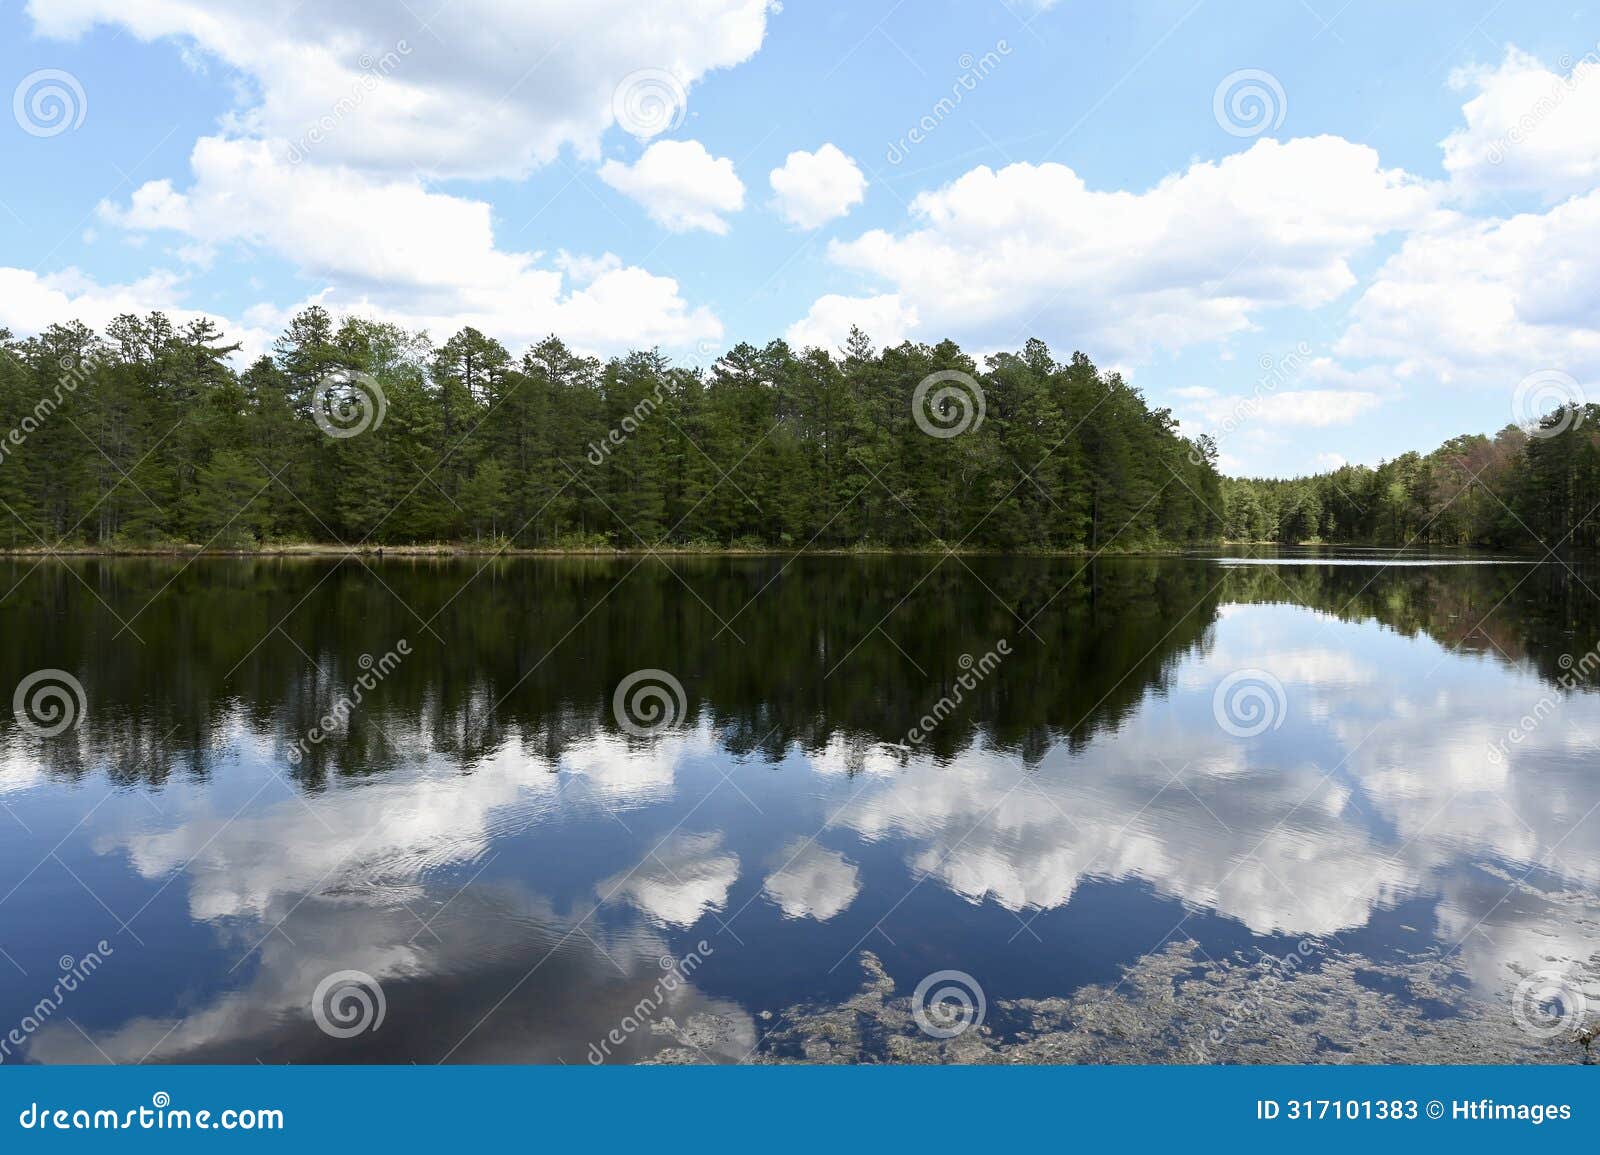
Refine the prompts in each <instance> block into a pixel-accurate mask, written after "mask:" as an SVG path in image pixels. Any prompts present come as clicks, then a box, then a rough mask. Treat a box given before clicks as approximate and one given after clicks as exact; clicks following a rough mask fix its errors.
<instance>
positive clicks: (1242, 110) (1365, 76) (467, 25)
mask: <svg viewBox="0 0 1600 1155" xmlns="http://www.w3.org/2000/svg"><path fill="white" fill-rule="evenodd" d="M641 11H642V12H645V13H648V18H644V17H641V16H640V15H639V13H640V12H641ZM1230 78H1231V79H1230ZM0 80H3V81H4V86H3V87H4V88H5V89H6V90H8V91H11V92H12V94H13V101H12V113H13V115H12V116H11V117H10V118H9V119H6V118H0V162H3V163H0V325H5V326H9V327H10V328H11V329H12V330H13V331H14V332H17V333H20V334H25V333H29V332H33V331H36V330H37V329H38V328H39V327H41V326H42V325H43V324H46V323H48V322H49V321H52V320H61V319H65V318H68V317H73V316H78V317H82V318H83V319H84V320H85V321H87V322H89V323H91V324H96V325H99V324H103V323H104V322H105V320H106V319H108V318H109V317H110V316H113V315H115V314H116V313H118V312H122V311H130V310H134V311H142V310H145V309H148V308H155V307H159V308H163V309H165V310H167V311H168V312H171V313H173V314H175V315H178V316H180V317H187V316H190V315H193V314H195V313H206V314H209V315H212V316H215V317H218V318H219V319H221V320H222V321H223V323H224V324H225V325H226V326H227V328H228V329H229V331H230V332H232V333H233V334H234V335H235V336H237V337H240V338H242V339H244V340H245V341H246V347H247V350H248V351H260V350H261V349H263V348H264V347H265V346H266V344H267V343H268V342H269V341H270V339H271V337H272V335H273V334H274V333H275V332H276V331H277V330H278V328H279V327H281V325H282V323H283V321H284V319H285V318H287V317H288V316H289V315H291V314H292V313H293V312H294V311H295V310H296V309H297V308H300V307H303V306H304V305H305V304H307V303H311V302H314V301H320V302H321V303H323V304H325V305H327V306H328V307H330V308H332V309H334V310H335V311H350V312H361V313H366V314H371V315H376V316H381V317H385V318H388V319H392V320H395V321H397V322H399V323H402V324H406V325H408V326H413V327H426V328H428V329H429V331H430V332H431V333H432V334H433V335H434V337H435V338H436V339H438V340H442V339H443V338H444V337H446V336H448V335H449V333H450V332H451V331H452V330H453V328H454V327H456V326H459V325H461V324H469V323H470V324H476V325H478V326H479V327H480V328H483V329H485V330H486V331H488V332H490V333H491V334H493V335H495V336H498V337H500V338H501V339H502V340H503V341H505V343H506V344H507V345H508V346H510V347H511V348H512V349H513V351H514V352H520V351H521V349H522V348H523V347H525V346H526V345H527V344H528V343H529V342H531V341H532V340H535V339H537V338H538V337H539V336H541V335H543V334H544V333H545V332H549V331H555V332H557V333H559V334H561V335H562V336H564V337H566V338H567V339H568V340H569V341H571V342H572V343H574V344H576V345H579V346H581V347H583V348H585V349H589V350H592V351H595V352H599V353H611V352H618V351H621V350H624V349H626V348H628V347H631V346H635V345H651V344H655V345H659V346H661V347H662V348H663V349H664V350H666V351H668V352H670V353H673V354H674V355H676V356H678V357H680V358H684V359H694V360H697V361H702V362H703V361H706V360H708V359H709V358H710V357H712V356H714V355H715V353H716V352H717V351H718V350H720V349H723V348H726V347H727V346H729V345H731V344H732V343H734V342H736V341H740V340H751V341H756V342H764V341H766V340H768V339H770V338H772V337H774V336H788V337H789V338H790V339H791V340H793V341H795V342H797V343H801V344H804V343H817V344H822V345H824V346H828V347H832V346H836V345H837V343H838V342H839V340H840V339H842V335H843V330H844V327H846V326H847V325H848V324H849V323H850V321H851V320H852V319H853V320H856V321H857V322H858V323H860V324H861V325H862V326H863V328H865V329H867V331H868V332H869V333H870V334H871V335H872V336H873V337H874V338H876V339H877V340H878V341H879V342H885V341H898V340H900V339H902V338H907V337H909V338H911V339H913V340H923V341H928V342H930V343H931V342H935V341H938V340H940V339H941V338H944V337H946V336H950V337H954V338H956V339H957V340H959V341H960V342H961V343H962V345H963V346H964V347H966V348H968V349H969V350H971V351H973V352H974V353H978V354H982V353H986V352H992V351H995V350H999V349H1004V348H1015V347H1016V346H1017V345H1018V344H1020V342H1021V340H1022V339H1024V338H1026V337H1028V336H1037V337H1040V338H1042V339H1044V340H1045V341H1046V342H1048V343H1049V344H1050V346H1051V347H1052V349H1054V350H1055V352H1056V353H1057V355H1058V356H1060V357H1063V358H1065V357H1066V356H1067V355H1068V354H1070V353H1071V352H1072V351H1073V350H1074V349H1081V350H1083V351H1084V352H1086V353H1088V354H1089V355H1090V356H1091V357H1092V358H1093V359H1094V360H1095V361H1096V362H1097V363H1100V364H1101V365H1103V366H1106V367H1116V368H1118V369H1120V370H1121V371H1123V372H1124V373H1125V374H1127V375H1128V376H1129V377H1130V378H1131V379H1132V380H1133V381H1134V382H1135V383H1137V384H1138V385H1139V386H1140V387H1141V388H1143V389H1144V390H1145V392H1146V394H1147V395H1148V396H1149V397H1150V398H1151V400H1152V401H1154V402H1155V403H1156V404H1160V405H1167V406H1171V407H1172V408H1173V409H1174V411H1175V412H1176V413H1177V414H1178V416H1179V417H1180V418H1181V419H1182V421H1183V425H1184V428H1185V430H1186V431H1188V432H1192V433H1197V432H1203V431H1206V432H1211V433H1213V435H1215V436H1217V437H1218V438H1219V440H1220V441H1221V443H1222V448H1223V453H1224V464H1225V465H1226V466H1227V467H1229V468H1230V469H1232V470H1236V471H1249V472H1261V473H1273V474H1292V473H1296V472H1302V471H1308V470H1311V469H1316V468H1321V467H1325V466H1327V465H1329V464H1335V463H1337V462H1339V461H1342V460H1350V461H1360V462H1368V463H1375V462H1376V461H1377V460H1379V459H1380V458H1382V457H1385V456H1392V455H1394V454H1396V453H1399V452H1401V451H1403V450H1405V449H1408V448H1421V449H1428V448H1431V447H1433V446H1434V445H1435V444H1437V443H1438V442H1439V441H1441V440H1443V439H1444V438H1446V437H1449V436H1452V435H1454V434H1456V433H1461V432H1488V431H1493V430H1495V429H1498V428H1500V427H1503V426H1504V425H1506V424H1507V423H1509V422H1511V421H1513V420H1527V419H1529V418H1531V417H1532V416H1533V415H1534V414H1535V413H1536V412H1537V411H1538V409H1539V408H1540V407H1542V406H1547V405H1548V404H1550V403H1551V401H1552V400H1554V399H1559V398H1562V397H1582V396H1588V397H1592V398H1593V399H1595V400H1600V271H1597V269H1596V262H1595V261H1594V259H1593V255H1592V254H1594V253H1595V252H1596V251H1600V245H1597V241H1600V19H1597V16H1596V13H1595V11H1594V9H1593V7H1592V6H1590V5H1587V4H1571V3H1567V4H1545V3H1537V2H1520V3H1517V4H1506V3H1499V4H1496V3H1494V2H1493V0H1471V2H1468V3H1460V4H1444V3H1438V4H1405V5H1396V4H1385V3H1376V2H1373V3H1369V2H1366V0H1353V2H1351V3H1348V4H1343V5H1342V6H1341V3H1340V0H1314V3H1296V2H1293V0H1289V2H1280V3H1259V4H1250V3H1233V4H1222V3H1218V2H1211V3H1198V4H1197V3H1195V2H1194V0H1179V2H1176V3H1141V4H1127V5H1122V4H1109V3H1106V4H1086V3H1077V2H1071V0H1059V2H1057V3H1054V4H1048V5H1045V4H1040V3H1037V2H1029V0H1008V2H1005V3H1002V2H1000V0H974V2H967V3H955V2H953V0H934V2H928V3H918V2H916V0H904V2H903V3H899V4H894V3H888V2H867V3H859V4H843V3H837V4H833V3H800V2H793V3H789V4H787V5H784V6H782V7H781V8H780V7H779V6H777V5H769V4H763V2H762V0H700V2H698V3H693V4H678V5H672V6H659V5H650V6H643V5H630V4H622V3H614V2H612V0H586V2H584V3H577V2H565V0H563V2H561V3H523V4H518V3H511V2H491V0H444V2H443V3H441V0H421V2H413V3H411V4H410V5H409V6H407V5H406V4H400V3H395V4H392V5H377V4H363V3H358V2H356V0H329V2H327V3H323V4H295V3H292V2H289V0H264V2H262V0H258V2H255V3H246V2H245V0H162V2H160V3H156V2H150V0H117V2H115V3H113V2H111V0H54V2H52V3H33V4H17V3H7V4H4V5H3V6H0ZM957 93H959V97H960V98H959V100H956V99H955V98H954V97H955V94H957ZM1252 93H1253V94H1255V95H1257V96H1259V97H1260V98H1261V100H1260V101H1258V102H1252V100H1251V95H1252ZM1236 94H1237V95H1239V96H1240V98H1241V100H1242V101H1243V103H1242V104H1239V105H1237V106H1235V105H1232V104H1230V101H1229V97H1230V96H1231V95H1236ZM58 96H59V97H60V98H61V99H59V100H57V99H54V98H55V97H58ZM652 97H654V98H657V99H656V101H655V102H654V103H652V100H651V99H650V98H652ZM941 102H943V103H941ZM1258 114H1259V115H1258ZM619 121H620V123H619ZM913 130H916V131H915V132H913ZM794 154H798V155H794ZM775 174H777V175H775Z"/></svg>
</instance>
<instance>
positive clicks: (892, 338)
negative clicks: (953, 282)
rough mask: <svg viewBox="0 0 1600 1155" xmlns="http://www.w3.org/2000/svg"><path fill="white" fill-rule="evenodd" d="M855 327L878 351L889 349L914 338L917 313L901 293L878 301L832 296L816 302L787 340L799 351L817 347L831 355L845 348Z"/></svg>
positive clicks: (878, 298)
mask: <svg viewBox="0 0 1600 1155" xmlns="http://www.w3.org/2000/svg"><path fill="white" fill-rule="evenodd" d="M852 325H855V326H858V327H859V328H860V329H861V331H862V332H864V333H865V334H866V335H867V336H869V337H871V338H872V340H873V342H874V343H875V344H876V345H877V347H878V348H880V349H882V348H888V347H890V346H893V345H898V344H900V343H901V342H902V341H904V340H906V339H907V338H908V337H909V336H910V335H911V331H912V330H913V329H915V328H916V327H917V310H916V309H915V308H914V307H910V306H907V305H905V304H903V303H902V301H901V297H900V294H898V293H885V294H883V295H881V296H877V297H844V296H840V295H839V294H838V293H829V294H827V295H826V296H823V297H818V298H817V299H816V300H815V301H813V302H812V304H811V309H810V310H809V311H808V312H807V313H806V315H805V316H804V317H802V318H801V319H800V320H798V321H796V322H795V323H794V324H793V325H790V326H789V328H788V330H787V331H786V332H785V333H784V335H783V336H784V339H785V340H786V341H788V342H789V344H790V345H792V346H794V347H795V348H796V349H809V348H812V347H813V346H814V347H816V348H818V349H826V350H828V351H829V352H830V353H831V352H835V351H836V350H838V349H840V348H841V347H843V345H844V342H845V338H846V337H848V336H849V335H850V326H852Z"/></svg>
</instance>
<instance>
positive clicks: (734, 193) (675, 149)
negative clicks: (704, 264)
mask: <svg viewBox="0 0 1600 1155" xmlns="http://www.w3.org/2000/svg"><path fill="white" fill-rule="evenodd" d="M600 179H601V180H603V181H605V182H606V184H608V185H610V186H611V187H612V188H614V189H616V190H617V191H618V192H620V193H622V194H623V195H624V196H626V197H628V198H630V199H632V200H635V201H638V202H639V203H640V204H641V205H643V206H644V210H645V212H646V213H648V214H649V215H650V219H651V220H653V221H655V222H656V223H657V224H659V225H661V226H662V227H664V228H667V229H671V230H672V231H673V232H675V233H681V232H688V231H690V230H691V229H704V230H705V231H706V232H708V233H717V234H719V235H720V234H723V233H726V232H727V231H728V222H727V220H726V219H724V215H723V214H725V213H735V212H738V211H739V210H740V209H742V208H743V207H744V182H743V181H741V180H740V179H739V174H738V173H736V172H735V171H734V169H733V161H731V160H729V159H728V158H727V157H725V156H723V157H717V156H712V155H711V154H710V153H709V152H707V151H706V146H705V145H703V144H701V143H700V142H699V141H697V140H659V141H657V142H656V143H655V144H652V145H651V146H650V147H649V148H647V149H645V150H644V154H643V155H642V156H640V157H639V159H638V160H636V161H635V162H634V163H633V164H631V165H629V164H623V163H622V162H621V161H616V160H608V161H606V163H605V164H603V165H601V166H600Z"/></svg>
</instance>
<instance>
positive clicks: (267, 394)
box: [0, 307, 1222, 550]
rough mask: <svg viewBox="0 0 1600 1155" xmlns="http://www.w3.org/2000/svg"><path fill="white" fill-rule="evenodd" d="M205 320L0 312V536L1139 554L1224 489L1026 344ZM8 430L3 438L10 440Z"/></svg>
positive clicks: (1206, 456)
mask: <svg viewBox="0 0 1600 1155" xmlns="http://www.w3.org/2000/svg"><path fill="white" fill-rule="evenodd" d="M238 348H239V346H238V345H237V344H234V343H230V342H229V341H228V340H227V339H226V338H225V337H224V335H223V334H222V333H221V331H220V330H219V329H218V328H217V327H216V325H215V324H214V323H212V322H210V321H208V320H197V321H194V322H191V323H189V324H186V325H181V326H180V325H175V324H174V323H173V322H172V321H171V320H170V319H168V318H167V317H165V316H164V315H162V314H160V313H152V314H150V315H148V316H145V317H139V316H134V315H124V316H120V317H118V318H116V319H115V320H114V321H112V322H111V323H110V324H109V325H107V326H106V329H105V332H104V333H103V334H99V333H96V332H94V331H92V330H90V329H89V328H88V327H86V326H84V325H83V324H81V323H76V322H75V323H70V324H57V325H52V326H51V327H49V328H48V329H46V330H44V331H43V332H42V333H40V334H39V335H38V336H35V337H29V338H27V339H24V340H19V339H16V338H14V337H13V336H12V334H10V333H9V332H6V331H4V330H0V502H3V507H0V523H3V528H0V547H5V548H11V549H27V548H38V547H41V546H49V547H52V548H59V547H64V546H69V545H81V546H92V547H105V548H116V547H123V546H128V547H138V546H152V545H161V544H171V543H188V544H198V545H210V546H212V547H213V548H223V547H228V548H250V547H252V546H256V545H262V544H273V543H293V542H337V543H344V544H352V545H353V544H356V543H364V544H366V545H403V544H422V543H432V542H499V543H503V544H507V545H512V546H518V547H529V548H550V547H555V548H561V547H594V546H614V547H624V548H626V547H655V546H658V545H660V546H696V545H706V546H720V547H728V546H734V547H740V546H752V547H755V546H769V547H770V546H776V547H783V548H799V547H804V546H810V547H812V548H841V547H856V546H883V547H913V546H925V545H934V544H937V543H943V544H946V545H949V546H956V545H958V544H959V545H964V546H966V547H968V548H985V549H1000V550H1028V549H1039V550H1046V549H1051V550H1057V549H1059V550H1070V549H1101V548H1114V549H1124V548H1126V549H1137V548H1145V547H1152V546H1162V545H1181V544H1185V543H1194V542H1200V541H1205V540H1215V539H1217V538H1218V537H1219V536H1220V534H1221V532H1222V524H1221V509H1222V490H1221V478H1220V477H1219V476H1218V474H1217V472H1216V469H1215V467H1214V464H1213V462H1214V456H1215V451H1214V449H1213V447H1212V446H1211V445H1210V443H1209V441H1208V440H1207V439H1204V438H1199V439H1195V440H1190V439H1187V438H1185V437H1183V436H1182V434H1181V433H1180V431H1179V429H1178V425H1177V422H1176V421H1175V420H1174V419H1173V418H1172V415H1171V413H1170V411H1169V410H1166V409H1160V408H1154V407H1152V406H1150V405H1149V404H1147V403H1146V401H1145V400H1144V398H1143V397H1142V395H1141V394H1140V392H1139V391H1138V390H1137V389H1135V388H1134V387H1132V386H1131V385H1129V384H1128V383H1127V382H1126V381H1124V380H1123V379H1122V378H1121V377H1120V376H1119V375H1118V374H1116V373H1105V372H1101V371H1100V370H1098V369H1097V368H1096V367H1095V366H1094V364H1093V363H1092V362H1091V361H1090V360H1089V359H1088V358H1087V357H1086V356H1084V355H1083V354H1081V353H1075V354H1073V355H1072V357H1071V358H1070V359H1069V360H1067V361H1064V362H1058V361H1057V360H1056V359H1055V357H1054V356H1053V355H1052V354H1051V352H1050V350H1049V349H1048V348H1047V347H1046V346H1045V345H1044V344H1043V343H1042V342H1040V341H1037V340H1034V341H1029V342H1028V343H1027V344H1026V345H1024V346H1023V348H1022V349H1021V350H1020V351H1018V352H1016V353H1000V354H997V355H994V356H990V357H988V358H986V359H985V364H984V366H983V367H981V368H980V367H979V366H978V365H977V364H976V363H975V362H974V361H973V359H972V358H971V357H970V356H968V355H967V354H965V353H963V352H962V351H961V349H959V348H958V347H957V346H956V345H955V344H954V343H952V342H949V341H945V342H942V343H940V344H938V345H933V346H929V345H915V344H911V343H905V344H902V345H899V346H896V347H893V348H885V349H882V350H876V349H874V347H873V345H872V343H871V341H870V340H869V339H868V338H867V337H866V336H865V335H864V334H862V333H861V332H859V331H852V333H851V335H850V338H849V340H848V342H847V343H846V345H845V347H844V348H843V349H842V350H840V351H838V352H837V353H836V354H832V355H830V354H829V353H828V352H826V351H823V350H820V349H806V350H795V349H793V348H791V347H790V346H788V345H787V344H786V343H784V342H782V341H774V342H772V343H770V344H768V345H766V346H764V347H761V348H757V347H755V346H753V345H749V344H740V345H737V346H735V347H734V348H732V349H730V350H729V351H728V352H726V353H724V354H723V355H722V356H721V357H719V358H718V359H717V360H716V361H715V363H714V364H710V365H705V366H694V365H688V366H685V365H674V364H673V363H672V362H671V361H669V359H668V358H666V357H665V356H663V355H662V354H661V353H660V352H658V351H655V350H650V351H638V352H632V353H629V354H627V355H626V356H619V357H615V358H612V359H610V360H606V361H602V360H599V359H597V358H594V357H590V356H585V355H582V354H580V353H577V352H575V351H573V350H572V349H570V348H569V347H568V346H567V345H565V344H564V343H563V342H562V341H561V340H559V339H558V338H556V337H553V336H552V337H549V338H547V339H545V340H543V341H541V342H539V343H538V344H537V345H535V346H534V347H533V348H531V349H529V350H527V351H526V352H525V353H523V355H522V356H521V357H520V359H519V358H517V357H515V356H513V355H512V353H511V352H510V351H508V350H507V349H506V347H505V346H504V345H502V344H501V343H500V342H498V341H496V340H494V339H493V338H491V337H489V336H486V335H485V334H483V333H481V332H479V331H478V330H476V329H473V328H464V329H462V330H461V331H460V332H458V333H456V334H455V335H454V336H452V337H450V338H449V339H448V340H446V341H444V342H443V343H440V344H435V343H434V342H433V341H432V340H430V338H429V337H428V336H427V335H426V334H424V333H416V332H409V331H406V330H404V329H401V328H399V327H397V326H395V325H392V324H388V323H384V322H378V321H373V320H369V319H363V318H358V317H348V318H343V319H335V318H334V317H333V316H331V315H330V314H329V313H327V312H326V311H324V310H323V309H321V308H316V307H313V308H308V309H306V310H304V311H303V312H301V313H299V314H298V315H297V316H295V317H294V318H293V319H292V320H291V321H290V323H289V325H288V327H287V328H286V329H285V331H284V332H283V334H282V335H281V336H280V337H278V339H277V340H276V341H275V342H274V344H273V347H272V351H271V354H270V355H268V356H263V357H260V358H259V359H257V360H255V361H254V362H253V363H252V364H250V365H249V366H248V367H247V368H245V369H243V370H242V371H236V370H235V369H234V368H233V367H232V366H231V364H230V360H231V358H232V355H233V354H234V353H235V352H236V351H237V350H238ZM7 431H9V434H8V432H7Z"/></svg>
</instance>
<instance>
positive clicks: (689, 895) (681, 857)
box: [595, 834, 739, 928]
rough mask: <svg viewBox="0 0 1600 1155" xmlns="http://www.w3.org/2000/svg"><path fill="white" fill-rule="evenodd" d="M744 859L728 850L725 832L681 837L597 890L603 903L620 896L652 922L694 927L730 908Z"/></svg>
mask: <svg viewBox="0 0 1600 1155" xmlns="http://www.w3.org/2000/svg"><path fill="white" fill-rule="evenodd" d="M738 878H739V858H738V856H737V855H735V854H733V853H731V852H729V851H727V850H724V849H723V848H722V835H721V834H675V835H673V836H672V837H671V838H669V839H667V840H666V841H665V842H663V843H662V844H660V845H659V846H657V847H656V848H655V850H653V851H652V852H651V854H650V856H649V857H648V858H647V859H646V860H645V861H644V862H643V863H641V864H640V865H639V866H637V867H635V868H634V869H632V870H630V871H628V872H627V873H626V874H622V875H618V876H616V877H614V878H609V879H607V880H605V881H604V882H602V883H600V884H599V885H598V886H596V887H595V893H596V894H597V895H598V896H599V898H600V900H601V901H602V902H605V901H606V900H608V899H610V898H613V897H618V898H622V899H625V900H627V901H628V902H631V903H633V905H634V906H636V907H638V908H639V909H640V910H641V911H643V912H644V913H645V915H646V916H648V917H649V918H650V919H651V920H652V921H654V922H657V923H661V924H664V925H666V926H676V927H680V928H681V927H690V926H693V925H694V924H695V923H697V922H699V921H700V919H701V917H702V916H704V915H705V914H706V912H707V911H712V910H721V909H722V908H723V907H725V906H726V905H727V904H728V891H729V890H730V889H731V888H732V887H733V884H734V883H735V882H737V881H738Z"/></svg>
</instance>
